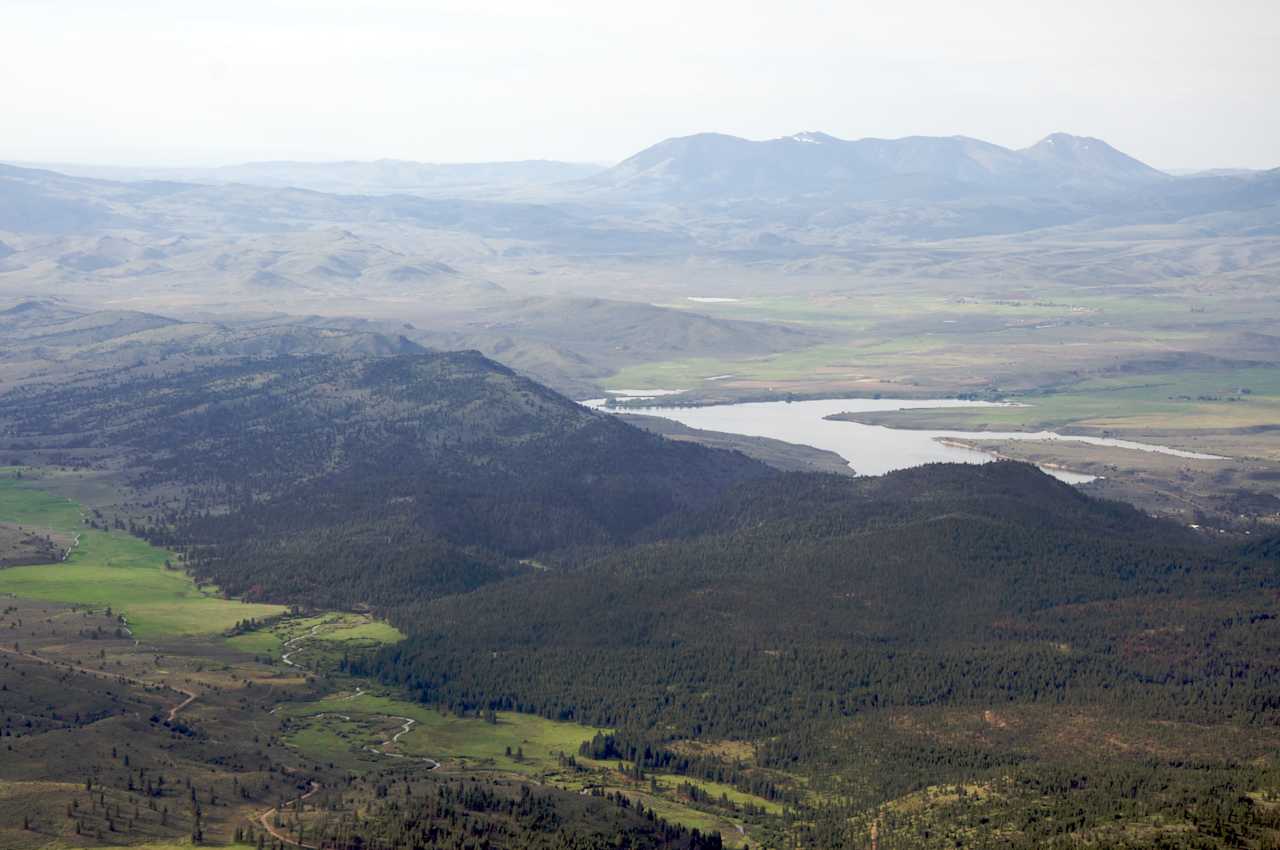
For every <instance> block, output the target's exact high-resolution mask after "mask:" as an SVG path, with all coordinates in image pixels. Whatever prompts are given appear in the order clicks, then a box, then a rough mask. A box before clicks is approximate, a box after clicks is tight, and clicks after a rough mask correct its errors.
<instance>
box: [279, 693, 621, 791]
mask: <svg viewBox="0 0 1280 850" xmlns="http://www.w3.org/2000/svg"><path fill="white" fill-rule="evenodd" d="M288 711H289V714H290V715H291V716H292V717H294V718H296V719H298V720H300V721H302V727H301V729H300V730H299V731H298V732H297V733H295V734H294V735H293V736H292V737H290V738H289V741H290V743H292V744H294V745H296V746H297V747H299V749H302V750H303V751H304V752H308V753H314V755H315V756H316V757H322V756H323V757H327V755H328V754H329V753H332V752H334V751H348V750H351V749H352V748H356V749H359V748H360V747H363V746H365V745H367V744H372V745H377V744H379V743H381V742H382V741H384V740H386V738H387V737H390V735H389V734H388V735H386V737H383V736H382V733H383V732H385V731H386V730H387V729H390V730H392V731H398V730H399V728H400V723H399V722H391V721H389V720H388V718H392V717H408V718H412V719H413V720H414V721H415V725H414V726H413V729H412V731H411V732H409V733H408V734H407V735H405V736H404V737H402V738H401V739H400V741H399V742H398V744H399V746H398V748H397V749H396V750H395V751H396V752H400V753H403V754H405V755H410V756H418V757H425V758H432V759H436V760H437V761H440V762H448V763H449V764H451V765H454V764H456V765H458V766H467V767H473V768H488V769H493V770H502V771H506V772H510V773H518V774H522V775H533V774H537V773H541V772H545V771H549V770H555V769H557V768H558V759H557V756H558V754H559V753H564V754H566V755H575V754H576V753H577V752H578V746H579V745H580V744H581V743H582V742H584V741H589V740H591V738H592V736H593V735H595V734H596V733H597V732H598V731H601V730H598V729H593V728H591V727H588V726H580V725H578V724H576V723H557V722H555V721H552V720H546V719H544V718H542V717H538V716H536V715H532V714H517V713H514V712H505V711H502V712H498V715H497V717H498V722H497V723H496V724H492V723H488V722H485V721H484V720H481V719H477V718H473V717H467V718H462V717H457V716H455V715H452V714H441V713H440V712H438V711H436V710H435V709H434V708H429V707H427V706H423V705H419V704H417V703H412V702H407V701H404V700H398V699H392V698H390V697H384V696H376V695H374V694H362V695H360V696H358V697H356V698H354V699H351V698H348V697H345V696H335V697H331V698H328V699H324V700H320V701H318V702H314V703H309V704H307V705H303V706H294V707H291V708H290V709H289V710H288ZM317 714H326V715H337V714H342V715H347V716H349V717H351V718H352V721H351V722H347V721H342V720H340V719H337V718H333V717H325V718H321V719H320V721H319V722H317V721H316V720H315V719H314V716H315V715H317ZM357 721H359V722H358V723H357ZM357 727H361V728H363V730H364V732H363V734H361V733H360V732H359V729H358V728H357ZM507 748H510V750H511V753H512V754H511V755H510V756H508V755H507ZM520 751H523V754H524V757H523V758H522V759H517V758H516V754H517V753H519V752H520Z"/></svg>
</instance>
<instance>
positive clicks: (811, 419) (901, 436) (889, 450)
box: [583, 390, 1224, 484]
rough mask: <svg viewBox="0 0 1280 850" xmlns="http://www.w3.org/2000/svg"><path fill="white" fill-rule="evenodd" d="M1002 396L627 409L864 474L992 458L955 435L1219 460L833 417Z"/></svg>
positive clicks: (1039, 434) (1062, 473)
mask: <svg viewBox="0 0 1280 850" xmlns="http://www.w3.org/2000/svg"><path fill="white" fill-rule="evenodd" d="M647 392H648V396H641V395H640V391H623V392H616V393H615V395H619V396H627V397H632V398H639V397H647V398H656V397H659V396H665V395H671V394H673V391H655V390H650V391H647ZM583 404H585V405H586V406H588V407H592V408H595V409H599V410H607V409H608V408H606V407H605V400H604V399H592V400H589V401H584V402H583ZM994 406H999V403H997V402H983V401H962V400H960V399H870V398H833V399H816V400H811V401H793V402H786V401H763V402H746V403H743V404H715V405H706V406H702V407H677V406H671V405H663V406H654V407H644V408H632V409H631V410H630V411H628V412H633V413H641V414H644V415H646V416H660V417H662V418H664V419H671V420H673V421H675V422H679V423H681V424H682V425H687V426H689V427H690V428H698V429H701V430H704V431H721V432H725V433H729V434H742V435H745V436H750V437H769V438H771V439H775V440H784V441H786V442H788V443H799V444H801V445H806V446H813V447H814V448H819V449H826V450H828V451H832V452H835V453H836V454H838V455H840V456H841V457H842V458H844V459H845V460H846V461H847V462H848V464H849V466H850V467H852V468H853V470H854V471H855V472H857V473H858V474H860V475H883V474H884V473H886V472H892V471H893V470H895V469H905V468H907V467H911V466H920V465H921V464H925V463H935V462H942V461H950V462H955V463H987V462H989V461H992V460H995V459H996V457H995V455H992V454H988V453H987V452H980V451H977V450H976V449H971V448H968V447H965V446H960V445H956V444H955V443H954V442H953V441H957V440H1037V441H1055V440H1062V441H1071V442H1081V443H1088V444H1090V445H1095V446H1112V447H1116V448H1123V449H1130V450H1135V451H1146V452H1157V453H1160V454H1168V455H1173V456H1175V457H1182V458H1189V459H1191V458H1194V459H1201V460H1222V459H1224V458H1220V457H1218V456H1217V455H1207V454H1202V453H1199V452H1188V451H1183V450H1181V449H1174V448H1169V447H1167V446H1159V445H1154V444H1150V443H1136V442H1133V441H1131V440H1115V439H1111V438H1107V437H1084V436H1075V435H1070V434H1058V433H1055V432H1052V431H941V430H909V429H905V428H889V427H887V426H884V425H864V424H862V423H860V422H846V421H840V420H830V419H827V418H826V417H828V416H832V415H834V414H837V413H868V412H878V411H892V410H918V409H922V408H947V407H994ZM1041 469H1044V471H1045V472H1047V473H1049V474H1050V475H1052V476H1054V477H1055V478H1058V479H1060V480H1062V481H1065V482H1067V483H1068V484H1085V483H1087V482H1089V481H1093V480H1094V479H1095V478H1096V476H1093V475H1085V474H1083V473H1079V472H1071V471H1070V470H1065V469H1057V468H1047V467H1041Z"/></svg>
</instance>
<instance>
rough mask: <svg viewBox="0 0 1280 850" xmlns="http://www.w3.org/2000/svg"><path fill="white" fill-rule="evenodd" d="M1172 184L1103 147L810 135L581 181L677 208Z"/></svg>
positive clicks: (688, 153) (708, 136)
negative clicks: (792, 197) (802, 197)
mask: <svg viewBox="0 0 1280 850" xmlns="http://www.w3.org/2000/svg"><path fill="white" fill-rule="evenodd" d="M1171 179H1173V178H1172V177H1170V175H1167V174H1164V173H1163V172H1161V171H1158V170H1157V169H1154V168H1152V167H1150V166H1148V165H1146V164H1145V163H1142V162H1140V161H1139V160H1137V159H1135V158H1134V157H1131V156H1129V155H1128V154H1125V153H1123V152H1121V151H1119V150H1117V149H1116V148H1114V147H1112V146H1111V145H1110V144H1108V143H1106V142H1105V141H1103V140H1101V139H1095V138H1092V137H1088V136H1074V135H1071V134H1068V133H1053V134H1050V135H1049V136H1046V137H1045V138H1044V139H1041V140H1040V141H1039V142H1037V143H1036V144H1034V145H1031V146H1030V147H1027V148H1023V149H1020V150H1014V149H1011V148H1006V147H1003V146H1001V145H997V144H994V143H992V142H987V141H983V140H981V139H975V138H971V137H968V136H960V135H957V136H905V137H902V138H896V139H882V138H875V137H866V138H861V139H853V140H848V139H840V138H837V137H835V136H832V135H830V134H827V133H822V132H817V131H804V132H801V133H796V134H793V135H790V136H783V137H780V138H776V139H766V140H762V141H752V140H749V139H744V138H741V137H738V136H731V135H727V134H724V133H698V134H694V135H691V136H681V137H676V138H671V139H666V140H664V141H661V142H658V143H657V144H655V145H652V146H650V147H648V148H645V149H644V150H642V151H640V152H638V153H636V154H634V155H632V156H630V157H628V158H627V159H625V160H623V161H622V162H620V163H619V164H618V165H616V166H614V167H613V168H610V169H608V170H606V171H604V172H602V173H601V174H598V175H596V176H594V177H591V178H587V180H586V181H584V182H585V183H587V184H590V185H591V186H593V187H595V188H597V189H602V190H607V191H621V190H625V191H627V192H630V193H637V192H639V193H642V194H646V195H649V196H660V197H661V196H665V197H680V198H698V197H713V198H739V197H748V196H755V197H780V196H785V195H789V194H814V195H835V196H847V197H851V198H863V197H866V198H875V197H902V196H908V197H910V196H917V197H934V196H945V195H946V194H948V193H950V192H952V191H954V190H956V189H960V188H966V189H969V190H972V189H985V190H988V191H995V192H1003V193H1007V192H1011V191H1016V192H1026V191H1028V190H1032V191H1047V190H1051V189H1061V188H1072V187H1085V186H1089V187H1091V188H1095V189H1097V188H1101V189H1104V190H1111V189H1114V188H1116V187H1119V186H1122V185H1132V184H1143V183H1152V182H1156V181H1164V180H1171Z"/></svg>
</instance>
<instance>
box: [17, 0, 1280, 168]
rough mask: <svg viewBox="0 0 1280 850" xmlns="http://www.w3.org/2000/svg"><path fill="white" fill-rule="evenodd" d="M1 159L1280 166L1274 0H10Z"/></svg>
mask: <svg viewBox="0 0 1280 850" xmlns="http://www.w3.org/2000/svg"><path fill="white" fill-rule="evenodd" d="M0 21H2V25H0V160H8V161H27V162H81V163H102V164H108V163H109V164H124V165H215V164H225V163H232V162H241V161H246V160H262V159H307V160H326V159H379V158H396V159H411V160H420V161H428V162H476V161H494V160H512V159H563V160H573V161H582V162H615V161H618V160H620V159H622V158H624V157H626V156H628V155H630V154H632V153H635V152H636V151H638V150H641V149H643V148H645V147H647V146H648V145H650V144H653V143H655V142H657V141H660V140H662V139H665V138H670V137H673V136H682V135H688V134H691V133H697V132H705V131H716V132H724V133H732V134H734V135H739V136H745V137H747V138H755V139H763V138H774V137H778V136H783V135H790V134H792V133H796V132H799V131H802V130H819V131H824V132H827V133H831V134H832V135H835V136H840V137H842V138H861V137H863V136H877V137H884V138H894V137H899V136H907V135H967V136H974V137H977V138H981V139H986V140H988V141H992V142H996V143H998V144H1002V145H1007V146H1009V147H1024V146H1027V145H1030V144H1032V143H1034V142H1035V141H1037V140H1038V139H1040V138H1042V137H1043V136H1045V135H1047V134H1049V133H1051V132H1057V131H1063V132H1069V133H1076V134H1080V135H1090V136H1098V137H1100V138H1103V139H1105V140H1107V141H1109V142H1110V143H1112V144H1113V145H1115V146H1116V147H1118V148H1120V149H1121V150H1124V151H1126V152H1127V153H1130V154H1132V155H1134V156H1137V157H1138V158H1140V159H1142V160H1144V161H1146V162H1148V163H1149V164H1151V165H1154V166H1156V167H1159V168H1209V167H1252V168H1272V167H1277V166H1280V106H1277V104H1280V92H1278V91H1277V89H1280V49H1277V48H1276V38H1277V33H1280V2H1277V0H1213V1H1212V2H1209V1H1206V2H1191V0H1159V2H1152V0H1106V2H1100V0H1071V2H1063V0H1052V2H1042V0H1018V2H1004V0H970V2H963V3H962V2H955V0H945V2H944V1H943V0H937V2H935V1H934V0H891V1H890V2H862V0H830V2H822V3H819V2H809V0H785V2H773V0H759V1H758V2H753V0H732V2H729V1H728V0H675V1H674V2H672V0H643V2H641V0H629V2H613V0H565V2H558V0H550V2H548V0H543V2H529V0H524V2H485V0H440V1H438V2H435V1H433V0H422V2H411V0H348V2H336V0H305V2H304V0H253V2H243V0H218V2H200V3H197V2H184V0H111V2H107V0H0Z"/></svg>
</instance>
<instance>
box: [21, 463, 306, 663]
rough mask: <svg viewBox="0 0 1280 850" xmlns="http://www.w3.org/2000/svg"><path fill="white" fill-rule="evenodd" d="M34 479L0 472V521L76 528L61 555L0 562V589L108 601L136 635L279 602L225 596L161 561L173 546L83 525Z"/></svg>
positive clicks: (255, 612)
mask: <svg viewBox="0 0 1280 850" xmlns="http://www.w3.org/2000/svg"><path fill="white" fill-rule="evenodd" d="M38 485H39V482H38V479H35V480H32V479H29V478H23V479H19V478H17V476H16V474H15V473H14V472H12V471H8V472H4V473H0V521H3V522H16V523H20V524H23V525H31V526H33V527H36V528H43V529H49V530H52V531H60V532H64V533H68V534H79V535H80V541H79V544H78V545H77V546H76V547H75V548H74V549H73V550H72V552H71V556H70V557H69V558H68V559H67V560H66V561H63V562H61V563H57V564H40V565H33V566H22V567H9V568H7V569H3V570H0V593H8V594H12V595H14V596H21V597H25V598H28V599H42V600H48V601H50V602H64V603H68V604H74V605H88V606H92V607H95V608H105V607H110V608H111V609H112V611H113V612H115V613H118V614H122V615H124V616H125V617H126V618H127V619H128V621H129V628H130V629H131V630H132V631H133V633H134V634H135V636H137V637H140V638H143V637H148V638H155V637H165V636H175V635H203V634H213V633H217V632H220V631H224V630H226V629H228V628H230V627H231V626H233V625H235V623H236V622H237V621H239V620H243V619H246V618H249V617H258V618H262V617H270V616H273V615H275V614H278V613H280V612H281V611H283V610H284V608H283V607H282V606H279V605H259V604H248V603H243V602H238V601H236V600H232V599H224V598H222V597H221V596H220V595H219V594H218V593H217V591H216V589H215V588H210V587H203V588H202V587H197V586H196V584H195V582H194V581H192V579H191V578H190V577H189V576H188V575H187V574H186V573H184V572H183V571H182V570H180V569H171V568H169V567H166V566H165V563H166V561H168V562H170V563H172V562H173V561H174V560H175V559H174V556H173V554H172V553H170V552H166V551H165V550H163V549H159V548H156V547H155V546H152V545H151V544H149V543H147V542H146V541H144V540H140V539H138V538H136V537H133V536H131V535H128V534H125V533H123V532H119V531H111V532H107V531H98V530H96V529H91V528H88V527H87V526H86V525H84V523H83V520H82V519H81V516H80V508H79V506H78V505H76V504H75V503H73V502H70V501H68V500H67V499H64V498H61V497H58V496H53V495H51V494H49V493H46V492H44V491H42V490H40V489H38Z"/></svg>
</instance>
